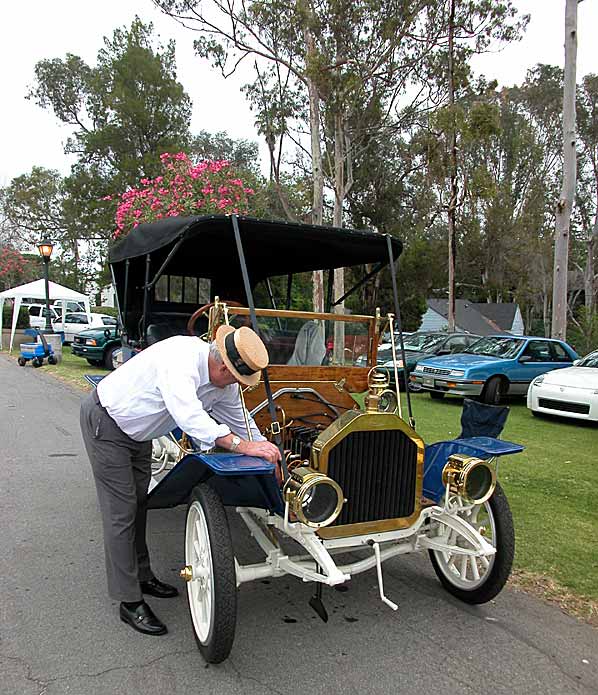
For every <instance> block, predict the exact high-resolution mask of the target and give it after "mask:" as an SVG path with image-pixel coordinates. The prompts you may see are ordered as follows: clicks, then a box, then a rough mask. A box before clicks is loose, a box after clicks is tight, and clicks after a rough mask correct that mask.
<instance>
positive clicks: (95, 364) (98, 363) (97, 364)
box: [86, 357, 104, 367]
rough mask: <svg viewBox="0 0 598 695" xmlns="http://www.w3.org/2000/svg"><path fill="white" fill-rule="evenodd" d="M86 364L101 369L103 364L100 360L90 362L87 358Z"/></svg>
mask: <svg viewBox="0 0 598 695" xmlns="http://www.w3.org/2000/svg"><path fill="white" fill-rule="evenodd" d="M86 359H87V363H88V364H90V365H91V366H92V367H101V366H102V365H103V364H104V363H103V362H102V360H90V359H89V357H87V358H86Z"/></svg>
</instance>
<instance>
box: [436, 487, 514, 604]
mask: <svg viewBox="0 0 598 695" xmlns="http://www.w3.org/2000/svg"><path fill="white" fill-rule="evenodd" d="M462 507H463V511H462V512H460V514H459V515H460V516H461V517H462V518H463V519H464V520H465V521H467V522H468V523H469V524H471V526H473V527H474V528H475V529H476V530H477V531H478V532H479V533H481V534H482V535H483V536H484V538H485V539H486V540H487V541H488V542H489V543H490V544H491V545H493V546H494V547H495V548H496V553H495V554H494V555H490V556H488V557H485V556H482V557H475V556H473V555H464V554H461V553H459V552H450V551H443V550H430V559H431V561H432V565H433V566H434V570H435V571H436V574H437V576H438V578H439V579H440V581H441V583H442V585H443V586H444V588H445V589H447V590H448V591H449V592H450V593H451V594H453V595H454V596H456V597H457V598H459V599H461V600H462V601H465V602H466V603H486V602H487V601H490V600H491V599H492V598H494V597H495V596H496V595H497V594H498V593H499V592H500V590H501V589H502V588H503V586H504V585H505V583H506V581H507V579H508V577H509V574H510V572H511V566H512V564H513V554H514V549H515V534H514V531H513V519H512V516H511V510H510V509H509V505H508V502H507V499H506V497H505V494H504V492H503V491H502V488H501V487H500V485H499V484H498V483H497V485H496V490H495V491H494V494H493V495H492V497H491V498H490V499H489V500H488V501H486V502H484V503H483V504H478V505H476V506H474V507H468V506H466V505H462ZM440 537H441V538H442V539H443V541H444V542H445V543H446V544H447V545H451V546H455V547H459V548H464V549H471V548H472V545H471V544H470V543H469V541H467V540H466V539H465V538H464V537H463V536H462V535H461V534H459V533H458V532H456V531H454V530H453V529H449V528H448V527H447V526H444V525H442V524H441V525H440Z"/></svg>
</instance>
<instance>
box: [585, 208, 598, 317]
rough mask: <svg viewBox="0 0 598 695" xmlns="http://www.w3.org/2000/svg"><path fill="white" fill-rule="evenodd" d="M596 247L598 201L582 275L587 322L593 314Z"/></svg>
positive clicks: (597, 236)
mask: <svg viewBox="0 0 598 695" xmlns="http://www.w3.org/2000/svg"><path fill="white" fill-rule="evenodd" d="M597 245H598V201H597V206H596V217H595V218H594V226H593V227H592V229H591V231H590V234H589V235H588V240H587V242H586V246H587V257H586V267H585V270H584V274H583V289H584V295H585V307H586V318H587V320H591V319H592V314H593V313H594V255H595V253H596V246H597Z"/></svg>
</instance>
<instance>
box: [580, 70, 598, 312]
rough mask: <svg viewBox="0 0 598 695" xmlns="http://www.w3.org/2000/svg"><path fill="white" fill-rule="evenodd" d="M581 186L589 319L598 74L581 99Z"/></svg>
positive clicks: (595, 235) (596, 199) (597, 227)
mask: <svg viewBox="0 0 598 695" xmlns="http://www.w3.org/2000/svg"><path fill="white" fill-rule="evenodd" d="M577 122H578V134H579V136H578V137H579V144H580V150H579V170H580V186H579V190H578V194H577V207H578V209H579V212H580V216H581V220H582V225H583V228H584V230H585V245H586V259H585V267H584V273H583V274H584V298H585V310H586V317H589V318H588V320H590V321H591V317H593V314H594V311H595V294H596V272H595V257H596V254H597V252H598V75H592V74H591V75H586V76H585V77H584V79H583V81H582V85H581V89H580V90H579V94H578V98H577Z"/></svg>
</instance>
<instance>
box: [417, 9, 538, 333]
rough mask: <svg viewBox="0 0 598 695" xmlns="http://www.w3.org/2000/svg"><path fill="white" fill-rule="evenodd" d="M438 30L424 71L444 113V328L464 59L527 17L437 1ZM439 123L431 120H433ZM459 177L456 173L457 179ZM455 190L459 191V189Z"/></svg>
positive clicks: (502, 38) (515, 33)
mask: <svg viewBox="0 0 598 695" xmlns="http://www.w3.org/2000/svg"><path fill="white" fill-rule="evenodd" d="M437 5H438V10H439V18H440V22H441V24H440V27H441V31H440V33H439V38H438V45H437V51H436V53H435V54H434V55H433V61H432V62H430V64H429V67H428V70H429V73H430V75H431V76H433V77H435V81H436V85H437V88H436V91H435V93H434V95H433V104H434V105H435V106H438V107H442V108H443V109H444V111H445V116H444V119H443V128H442V132H441V133H440V134H438V136H439V137H440V138H441V141H442V142H443V145H444V149H445V152H446V161H447V167H446V172H447V173H446V182H447V185H446V187H445V188H446V190H444V191H442V196H441V200H440V204H441V207H442V209H443V210H444V211H445V212H446V216H447V231H448V275H449V279H448V298H449V301H448V327H449V330H450V331H453V330H454V329H455V297H456V294H455V263H456V251H457V229H456V220H457V211H458V209H459V207H460V206H461V205H462V203H463V196H462V186H461V187H460V181H459V178H460V161H459V132H458V128H459V118H460V115H459V112H460V109H459V101H460V100H461V99H462V98H463V96H466V94H467V92H468V90H469V82H470V79H471V74H470V67H469V59H470V58H471V56H472V55H473V54H475V53H482V52H485V51H488V50H490V49H491V48H493V47H496V46H497V45H499V44H501V43H505V42H509V41H514V40H517V39H519V38H520V37H521V35H522V32H523V31H524V30H525V27H526V26H527V23H528V21H529V16H527V15H519V14H518V12H517V9H516V7H515V6H514V3H513V2H512V0H440V1H439V2H438V3H437ZM438 123H440V121H439V120H438V119H436V124H438ZM461 178H462V177H461ZM460 188H461V192H460Z"/></svg>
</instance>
